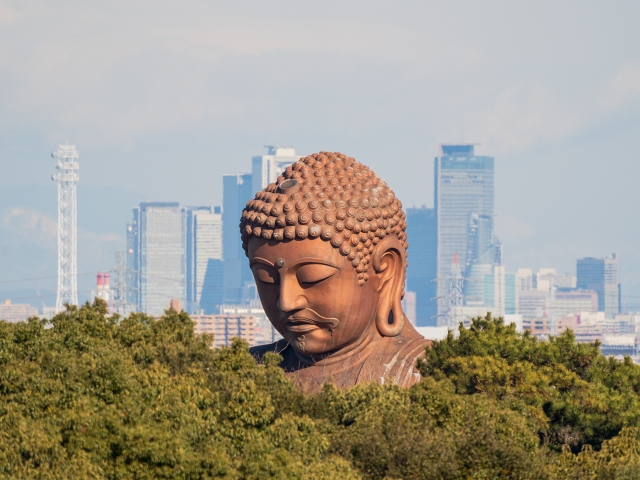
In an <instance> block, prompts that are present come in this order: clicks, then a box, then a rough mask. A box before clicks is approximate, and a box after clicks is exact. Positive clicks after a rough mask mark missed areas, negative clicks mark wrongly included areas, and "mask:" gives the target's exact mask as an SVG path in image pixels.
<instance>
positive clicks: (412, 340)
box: [358, 335, 431, 387]
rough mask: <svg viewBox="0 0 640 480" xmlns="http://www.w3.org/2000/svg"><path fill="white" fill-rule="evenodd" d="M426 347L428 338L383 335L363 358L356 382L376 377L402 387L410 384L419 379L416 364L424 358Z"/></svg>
mask: <svg viewBox="0 0 640 480" xmlns="http://www.w3.org/2000/svg"><path fill="white" fill-rule="evenodd" d="M430 346H431V340H427V339H426V338H424V337H422V336H420V335H410V336H404V335H398V336H396V337H386V338H385V339H384V340H383V341H382V342H380V345H379V346H378V348H377V349H376V350H375V351H374V352H373V353H372V354H371V355H370V356H369V357H368V358H367V361H366V363H365V366H364V368H363V369H362V370H361V372H360V375H359V378H358V383H360V382H363V381H370V380H376V381H378V382H380V383H385V382H386V381H388V382H390V383H393V384H396V385H401V386H404V387H409V386H411V385H413V384H414V383H416V382H418V381H419V380H420V378H422V377H421V375H420V372H419V371H418V369H417V368H416V363H417V361H418V359H419V358H424V356H425V355H426V348H427V347H430Z"/></svg>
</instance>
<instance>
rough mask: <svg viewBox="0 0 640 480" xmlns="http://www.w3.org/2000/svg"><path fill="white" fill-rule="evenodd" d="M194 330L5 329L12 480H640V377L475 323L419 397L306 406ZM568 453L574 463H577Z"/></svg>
mask: <svg viewBox="0 0 640 480" xmlns="http://www.w3.org/2000/svg"><path fill="white" fill-rule="evenodd" d="M212 341H213V339H212V338H211V337H210V336H207V335H195V334H194V333H193V323H192V322H191V320H190V319H189V317H188V316H187V315H186V314H184V313H177V312H175V311H173V310H170V311H167V312H166V314H165V315H164V316H163V317H162V318H161V319H160V320H154V319H152V318H150V317H147V316H145V315H142V314H133V315H131V316H129V317H127V318H119V317H118V316H116V315H114V316H109V315H107V314H106V309H105V305H104V304H103V303H101V302H100V301H98V303H96V304H94V305H88V304H87V305H85V306H83V307H81V308H76V307H70V308H69V309H68V310H67V311H66V312H64V313H61V314H59V315H57V316H56V317H55V318H54V319H53V320H52V321H51V322H50V323H47V322H45V321H40V320H37V319H32V320H30V321H29V323H23V324H8V323H4V322H0V477H2V478H43V479H44V478H111V479H120V478H125V479H126V478H188V479H201V478H213V477H216V478H217V477H221V478H250V479H252V478H256V479H257V478H301V479H302V478H304V479H341V480H347V479H352V478H353V479H356V478H368V479H392V478H412V479H458V478H477V479H485V478H523V479H524V478H531V479H545V478H546V479H550V480H555V479H565V478H571V479H582V478H587V479H588V478H593V479H596V478H598V479H599V478H611V479H623V478H629V479H630V478H638V477H640V433H639V432H640V430H638V428H636V427H637V426H638V412H639V410H640V409H639V408H638V393H639V392H638V388H639V386H640V373H639V370H640V369H639V368H638V367H637V366H635V365H634V364H633V363H632V362H631V361H629V360H625V361H624V362H616V361H614V360H609V359H607V358H605V357H603V356H602V355H601V354H600V353H599V352H598V348H597V345H578V344H576V343H575V341H574V339H573V336H572V335H571V334H570V333H568V334H565V335H563V336H561V337H558V338H557V339H553V340H551V341H549V342H540V341H537V340H536V339H535V338H533V337H531V336H529V335H526V334H525V335H520V334H517V333H516V332H515V330H514V329H513V327H511V326H504V325H503V323H502V321H501V320H500V319H497V320H494V319H491V318H490V317H487V318H484V319H476V320H474V322H473V325H472V326H471V328H470V329H467V330H465V329H462V330H461V333H460V336H459V337H458V338H453V337H452V336H450V337H449V338H447V339H446V340H444V341H442V342H434V345H433V348H432V349H428V350H427V358H426V360H425V361H424V362H421V364H420V369H421V371H422V373H423V375H424V376H425V378H424V379H423V380H422V381H421V382H420V383H418V384H417V385H414V386H413V387H411V388H408V389H401V388H398V387H395V386H391V385H384V386H381V385H378V384H375V383H371V384H364V385H359V386H357V387H354V388H351V389H348V390H339V389H337V388H336V387H335V386H333V385H326V386H325V388H324V389H323V391H322V392H321V393H319V394H316V395H310V396H306V395H303V394H301V393H300V392H298V391H297V390H295V389H294V388H293V385H292V383H291V381H290V380H289V379H288V378H287V377H286V376H285V375H284V373H283V372H282V370H281V369H280V368H278V366H277V365H278V362H279V357H278V356H277V355H268V356H266V358H265V361H264V365H257V364H256V363H255V361H254V360H253V358H252V357H251V355H249V353H248V346H247V345H246V343H244V342H242V341H240V340H236V341H235V342H234V343H233V344H232V345H231V346H229V347H225V348H221V349H212V348H210V345H211V344H212ZM572 449H573V450H572Z"/></svg>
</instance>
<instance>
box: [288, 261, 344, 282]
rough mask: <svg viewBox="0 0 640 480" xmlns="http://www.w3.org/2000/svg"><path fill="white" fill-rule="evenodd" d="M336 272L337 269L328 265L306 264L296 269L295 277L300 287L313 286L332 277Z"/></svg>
mask: <svg viewBox="0 0 640 480" xmlns="http://www.w3.org/2000/svg"><path fill="white" fill-rule="evenodd" d="M337 271H338V269H337V268H335V267H332V266H329V265H325V264H320V263H308V264H306V265H302V266H301V267H300V268H298V270H297V271H296V276H297V278H298V283H300V285H313V284H316V283H319V282H322V281H323V280H326V279H327V278H329V277H331V276H332V275H334V274H335V273H336V272H337Z"/></svg>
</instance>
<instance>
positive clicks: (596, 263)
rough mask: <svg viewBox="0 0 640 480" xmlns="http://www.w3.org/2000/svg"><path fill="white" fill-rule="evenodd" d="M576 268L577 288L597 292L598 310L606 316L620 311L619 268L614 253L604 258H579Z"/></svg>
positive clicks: (611, 316)
mask: <svg viewBox="0 0 640 480" xmlns="http://www.w3.org/2000/svg"><path fill="white" fill-rule="evenodd" d="M576 270H577V272H576V273H577V282H576V284H577V285H576V286H577V288H581V289H583V290H593V291H594V292H596V293H597V294H598V311H600V312H605V314H606V316H607V318H613V316H614V315H615V314H616V313H620V310H621V303H622V296H621V287H620V268H619V264H618V257H617V255H616V254H615V253H614V254H612V255H611V256H610V257H606V258H593V257H587V258H580V259H578V262H577V269H576Z"/></svg>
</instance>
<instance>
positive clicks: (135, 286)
mask: <svg viewBox="0 0 640 480" xmlns="http://www.w3.org/2000/svg"><path fill="white" fill-rule="evenodd" d="M139 226H140V209H139V208H134V209H133V220H132V222H131V223H128V224H127V271H126V273H125V285H126V287H125V289H126V303H127V304H128V305H130V306H131V308H132V309H133V310H138V309H139V308H140V245H139V242H140V236H139V234H138V231H139V228H138V227H139Z"/></svg>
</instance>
